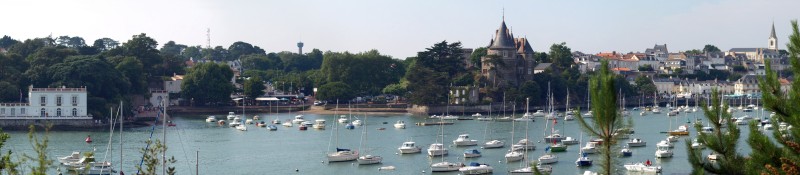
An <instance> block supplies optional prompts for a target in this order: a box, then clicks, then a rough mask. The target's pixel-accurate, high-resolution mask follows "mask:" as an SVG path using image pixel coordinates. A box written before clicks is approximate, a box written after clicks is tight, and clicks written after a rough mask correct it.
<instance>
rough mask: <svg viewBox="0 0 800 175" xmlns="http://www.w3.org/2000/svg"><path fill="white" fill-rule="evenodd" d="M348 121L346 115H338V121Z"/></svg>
mask: <svg viewBox="0 0 800 175" xmlns="http://www.w3.org/2000/svg"><path fill="white" fill-rule="evenodd" d="M349 121H350V120H348V119H347V116H345V115H341V116H339V123H347V122H349Z"/></svg>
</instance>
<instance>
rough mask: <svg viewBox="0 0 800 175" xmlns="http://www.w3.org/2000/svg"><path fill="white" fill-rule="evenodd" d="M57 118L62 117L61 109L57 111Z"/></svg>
mask: <svg viewBox="0 0 800 175" xmlns="http://www.w3.org/2000/svg"><path fill="white" fill-rule="evenodd" d="M56 117H61V108H58V109H56Z"/></svg>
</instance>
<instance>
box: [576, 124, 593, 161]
mask: <svg viewBox="0 0 800 175" xmlns="http://www.w3.org/2000/svg"><path fill="white" fill-rule="evenodd" d="M581 142H583V132H581ZM587 155H588V153H585V152H583V149H581V151H580V152H579V153H578V160H575V165H577V166H592V159H590V158H589V157H588V156H587Z"/></svg>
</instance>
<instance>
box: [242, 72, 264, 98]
mask: <svg viewBox="0 0 800 175" xmlns="http://www.w3.org/2000/svg"><path fill="white" fill-rule="evenodd" d="M264 89H266V87H265V86H264V82H263V81H261V78H258V77H250V79H248V80H247V81H245V82H244V95H245V96H247V97H250V99H256V98H257V97H260V96H262V95H264Z"/></svg>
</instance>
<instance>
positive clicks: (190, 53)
mask: <svg viewBox="0 0 800 175" xmlns="http://www.w3.org/2000/svg"><path fill="white" fill-rule="evenodd" d="M202 50H203V48H202V47H200V46H190V47H186V49H183V52H182V53H181V55H182V56H183V57H184V58H187V59H189V58H194V59H195V60H199V59H200V58H202V57H203V52H202Z"/></svg>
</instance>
